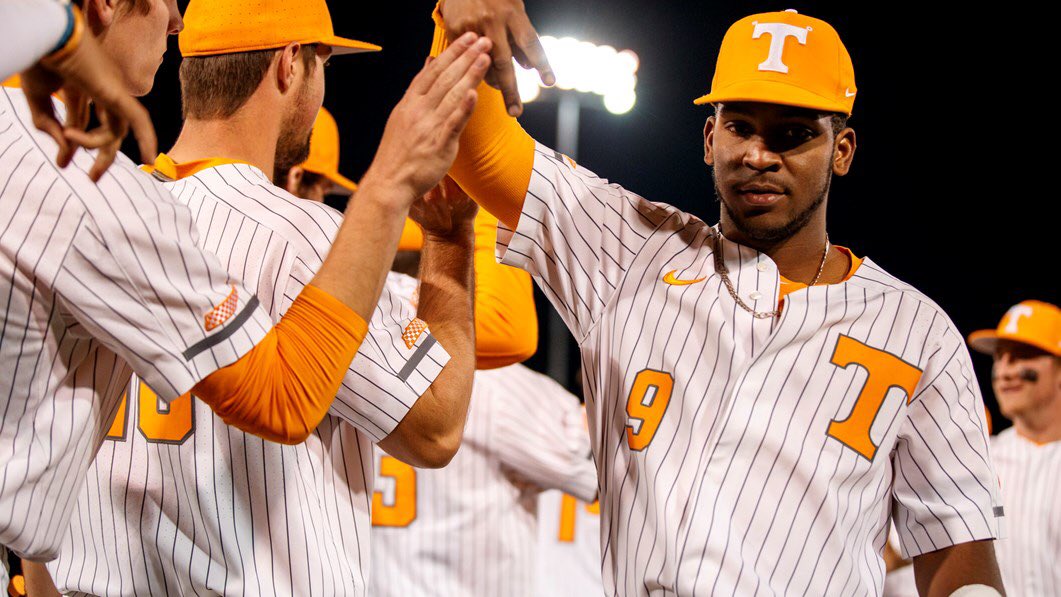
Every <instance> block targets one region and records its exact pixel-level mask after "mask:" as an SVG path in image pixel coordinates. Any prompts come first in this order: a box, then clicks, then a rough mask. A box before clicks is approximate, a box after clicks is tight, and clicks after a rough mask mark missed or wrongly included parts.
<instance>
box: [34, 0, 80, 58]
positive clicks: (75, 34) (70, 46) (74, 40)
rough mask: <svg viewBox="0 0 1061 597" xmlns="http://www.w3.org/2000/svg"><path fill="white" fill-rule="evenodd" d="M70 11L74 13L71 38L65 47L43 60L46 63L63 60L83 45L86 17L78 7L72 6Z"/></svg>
mask: <svg viewBox="0 0 1061 597" xmlns="http://www.w3.org/2000/svg"><path fill="white" fill-rule="evenodd" d="M70 9H71V10H72V11H73V12H74V30H73V31H71V32H70V37H69V38H67V40H66V43H65V44H63V47H61V48H59V49H58V50H56V51H54V52H52V53H51V54H49V55H47V56H45V57H44V58H42V60H44V62H45V63H47V62H49V61H51V62H53V63H54V62H55V61H56V60H62V59H63V58H65V57H67V56H69V55H70V54H72V53H73V52H74V50H76V49H77V48H78V46H80V45H81V38H82V37H83V36H84V35H85V17H84V15H82V14H81V9H80V8H78V7H77V6H71V7H70Z"/></svg>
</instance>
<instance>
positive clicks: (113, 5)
mask: <svg viewBox="0 0 1061 597" xmlns="http://www.w3.org/2000/svg"><path fill="white" fill-rule="evenodd" d="M120 1H121V0H84V4H83V6H82V8H83V12H84V13H85V19H86V21H87V22H88V27H89V29H91V30H92V33H93V34H95V35H99V34H100V33H102V32H103V31H104V30H105V29H107V28H108V27H110V26H111V23H113V22H114V15H115V12H116V11H117V9H118V2H120Z"/></svg>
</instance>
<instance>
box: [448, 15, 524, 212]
mask: <svg viewBox="0 0 1061 597" xmlns="http://www.w3.org/2000/svg"><path fill="white" fill-rule="evenodd" d="M432 16H433V18H434V20H435V38H434V43H433V44H432V46H431V55H432V56H438V55H439V54H440V53H442V51H443V50H445V49H446V45H447V43H446V31H445V28H444V27H443V23H442V15H441V13H440V12H439V9H438V8H436V9H435V12H434V14H433V15H432ZM478 93H479V101H478V103H477V104H476V106H475V112H474V113H473V114H472V117H471V120H470V121H469V122H468V126H467V127H466V128H465V129H464V133H463V134H462V135H461V138H460V149H459V150H458V151H457V159H456V160H455V161H454V162H453V167H452V168H451V169H450V176H452V177H453V180H456V181H457V184H459V185H460V186H461V188H463V189H464V191H465V192H466V193H468V195H469V196H470V197H471V198H472V199H474V200H475V202H476V203H478V204H479V205H481V206H483V207H484V208H486V210H487V211H489V212H490V213H492V214H494V215H495V216H497V217H498V218H499V219H500V220H501V221H502V222H504V223H505V224H506V225H507V226H509V227H510V228H512V229H513V230H515V229H516V227H517V225H518V224H519V216H520V213H521V212H522V211H523V200H524V199H525V198H526V196H527V187H528V186H529V185H530V177H531V170H532V169H533V168H534V139H533V138H531V136H530V135H528V134H527V132H526V131H524V130H523V127H521V126H520V125H519V123H518V122H516V119H514V118H512V117H511V116H509V115H508V112H506V111H505V104H504V100H503V99H502V97H501V92H500V91H497V90H496V89H494V88H492V87H490V86H489V85H487V84H486V83H480V84H479V89H478Z"/></svg>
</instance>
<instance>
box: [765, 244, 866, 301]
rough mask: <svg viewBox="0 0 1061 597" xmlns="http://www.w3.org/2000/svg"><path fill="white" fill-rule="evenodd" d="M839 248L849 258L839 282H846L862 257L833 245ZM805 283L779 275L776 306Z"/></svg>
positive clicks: (802, 287)
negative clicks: (847, 268) (848, 264)
mask: <svg viewBox="0 0 1061 597" xmlns="http://www.w3.org/2000/svg"><path fill="white" fill-rule="evenodd" d="M833 246H834V247H836V248H837V249H839V250H840V251H841V252H842V253H845V254H846V255H847V256H848V257H849V258H850V259H851V269H849V270H847V274H846V275H845V276H844V279H843V280H841V282H846V281H848V280H850V279H851V276H853V275H855V271H856V270H858V268H859V267H861V266H862V258H861V257H859V256H857V255H855V254H854V253H852V252H851V249H848V248H847V247H841V246H840V245H833ZM806 287H807V285H806V284H804V283H802V282H793V281H792V280H789V279H788V278H786V277H784V276H781V287H780V289H778V297H777V305H778V308H782V307H784V306H785V297H786V296H788V295H790V294H792V293H793V292H796V291H797V290H803V289H804V288H806Z"/></svg>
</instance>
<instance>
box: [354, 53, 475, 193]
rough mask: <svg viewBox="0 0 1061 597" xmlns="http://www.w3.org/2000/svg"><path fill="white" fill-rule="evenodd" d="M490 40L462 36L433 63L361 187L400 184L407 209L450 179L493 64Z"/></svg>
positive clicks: (390, 127)
mask: <svg viewBox="0 0 1061 597" xmlns="http://www.w3.org/2000/svg"><path fill="white" fill-rule="evenodd" d="M489 51H490V40H489V39H487V38H485V37H479V36H478V35H476V34H474V33H468V34H467V35H464V36H461V37H460V38H459V39H458V40H456V41H455V42H454V43H453V44H452V45H451V46H450V47H449V48H447V49H446V51H445V52H443V53H442V54H441V55H439V57H438V58H436V59H433V60H428V63H427V64H426V65H425V66H424V68H423V70H421V71H420V73H419V74H418V75H416V78H414V79H413V82H412V83H411V84H410V85H409V89H408V90H407V91H406V92H405V95H404V96H403V97H402V99H401V101H400V102H398V105H397V106H395V107H394V110H393V111H392V112H391V115H390V118H388V119H387V126H386V127H385V128H384V130H383V138H382V139H381V140H380V143H379V148H378V149H377V150H376V157H375V158H374V159H373V160H372V165H371V166H369V168H368V170H367V171H366V172H365V176H364V179H363V180H362V185H361V186H362V187H364V186H365V185H366V184H368V183H369V182H371V183H372V184H381V185H391V186H394V185H396V186H397V187H399V189H398V190H399V191H400V193H399V194H400V196H402V197H407V198H408V203H406V204H404V205H402V206H400V207H402V208H408V207H409V206H410V205H411V204H412V202H413V201H415V200H416V199H417V198H419V197H421V196H422V195H423V194H424V193H427V192H428V191H429V190H431V188H432V187H434V186H435V185H436V184H438V182H439V181H440V180H442V177H443V176H445V174H446V172H447V171H448V170H449V168H450V166H451V165H453V160H454V158H456V157H457V141H458V139H459V138H460V134H461V132H462V131H463V130H464V126H465V125H466V124H467V123H468V119H469V118H470V117H471V115H472V110H473V109H474V108H475V100H476V93H475V88H476V87H477V86H478V85H479V82H480V81H482V80H483V75H484V74H486V69H487V68H488V67H489V65H490V58H489V56H488V55H487V52H489Z"/></svg>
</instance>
